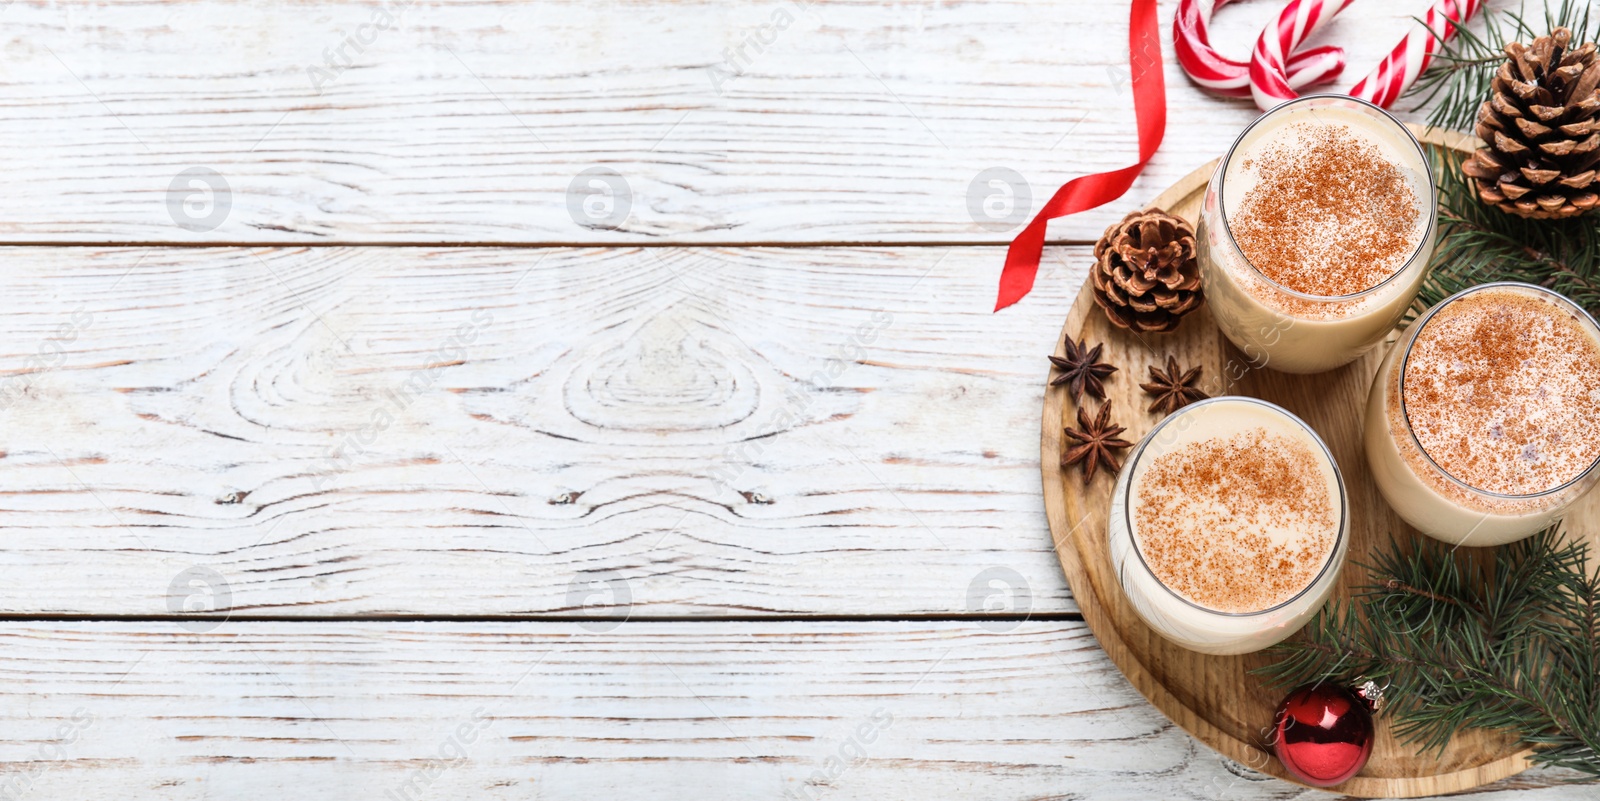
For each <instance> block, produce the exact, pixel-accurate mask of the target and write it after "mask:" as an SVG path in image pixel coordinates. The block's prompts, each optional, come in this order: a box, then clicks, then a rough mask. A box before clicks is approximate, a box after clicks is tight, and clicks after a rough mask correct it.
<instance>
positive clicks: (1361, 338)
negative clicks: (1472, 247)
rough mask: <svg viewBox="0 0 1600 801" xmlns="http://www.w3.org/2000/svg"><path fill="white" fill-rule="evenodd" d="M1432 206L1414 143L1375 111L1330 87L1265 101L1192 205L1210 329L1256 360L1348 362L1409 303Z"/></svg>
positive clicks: (1425, 249) (1307, 367)
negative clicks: (1212, 321)
mask: <svg viewBox="0 0 1600 801" xmlns="http://www.w3.org/2000/svg"><path fill="white" fill-rule="evenodd" d="M1434 211H1435V203H1434V186H1433V174H1432V172H1431V170H1430V169H1429V165H1428V159H1427V157H1426V155H1425V154H1424V152H1423V150H1422V146H1421V145H1420V144H1418V143H1417V140H1416V139H1415V138H1414V137H1412V136H1411V132H1410V131H1408V130H1406V127H1405V126H1404V125H1401V124H1400V123H1399V122H1398V121H1396V120H1395V119H1394V118H1393V117H1390V116H1389V115H1388V114H1387V113H1385V112H1384V111H1383V110H1382V109H1379V108H1377V107H1376V106H1372V105H1369V104H1367V103H1364V102H1362V101H1359V100H1355V99H1352V98H1349V97H1344V96H1332V95H1313V96H1310V97H1303V98H1300V99H1298V100H1292V101H1289V102H1287V103H1284V104H1283V105H1281V106H1278V107H1277V108H1274V109H1273V110H1271V111H1269V112H1267V113H1266V114H1265V115H1263V116H1261V117H1260V118H1259V119H1257V120H1256V121H1255V122H1254V123H1253V124H1251V126H1250V127H1249V128H1246V129H1245V132H1244V133H1243V134H1242V135H1241V136H1240V137H1239V139H1238V141H1237V142H1235V143H1234V145H1233V148H1232V149H1231V150H1229V151H1228V154H1227V155H1226V156H1224V157H1223V159H1222V161H1221V163H1220V164H1218V166H1217V171H1216V173H1215V174H1214V175H1213V176H1212V178H1211V184H1210V186H1209V187H1208V188H1207V189H1206V195H1205V200H1204V202H1203V205H1202V207H1201V212H1200V227H1199V231H1198V236H1197V237H1196V239H1197V241H1198V244H1197V255H1198V257H1199V261H1200V274H1201V281H1202V283H1203V285H1204V287H1205V292H1206V299H1207V300H1208V301H1209V302H1210V304H1211V312H1212V316H1213V317H1215V318H1216V321H1217V326H1218V327H1219V328H1221V329H1222V332H1223V333H1224V334H1226V335H1227V336H1228V338H1229V339H1230V340H1232V341H1233V344H1234V345H1236V346H1237V347H1238V348H1239V349H1240V350H1242V351H1243V352H1244V354H1245V356H1246V358H1248V359H1249V360H1250V361H1251V363H1252V364H1255V365H1256V366H1258V367H1261V366H1264V367H1270V368H1272V369H1274V370H1282V371H1285V372H1290V373H1315V372H1320V371H1323V370H1330V369H1333V368H1335V367H1338V366H1340V365H1343V364H1346V363H1348V362H1350V361H1351V360H1353V359H1355V358H1356V357H1357V356H1360V355H1361V354H1362V353H1363V352H1364V351H1365V350H1366V349H1367V348H1369V347H1371V346H1372V345H1374V344H1376V343H1377V342H1378V341H1379V340H1381V339H1382V338H1383V337H1384V335H1386V334H1387V333H1388V332H1389V331H1390V330H1391V329H1392V328H1393V327H1394V325H1395V323H1397V322H1399V320H1400V317H1401V315H1403V314H1404V313H1405V310H1406V308H1407V307H1408V306H1409V305H1410V304H1411V301H1412V300H1413V299H1414V298H1415V297H1416V294H1417V289H1418V287H1420V286H1421V284H1422V279H1423V276H1424V275H1425V274H1426V271H1427V264H1428V257H1429V256H1430V255H1431V254H1432V252H1433V236H1434Z"/></svg>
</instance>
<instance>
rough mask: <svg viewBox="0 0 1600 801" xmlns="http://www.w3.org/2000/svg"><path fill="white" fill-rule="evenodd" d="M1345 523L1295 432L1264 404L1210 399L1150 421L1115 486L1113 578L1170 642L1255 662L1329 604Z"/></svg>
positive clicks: (1290, 421)
mask: <svg viewBox="0 0 1600 801" xmlns="http://www.w3.org/2000/svg"><path fill="white" fill-rule="evenodd" d="M1346 516H1347V515H1346V505H1345V492H1344V481H1343V479H1342V478H1341V477H1340V475H1339V468H1338V466H1337V465H1336V464H1335V463H1334V460H1333V456H1332V455H1331V454H1329V453H1328V449H1327V447H1326V446H1324V445H1323V443H1322V440H1321V439H1320V438H1318V437H1317V435H1316V433H1315V432H1313V431H1312V430H1311V429H1310V428H1309V427H1307V426H1306V424H1305V423H1303V422H1301V420H1300V419H1299V418H1297V417H1295V416H1294V415H1292V414H1290V413H1288V412H1286V411H1284V410H1283V409H1281V408H1279V407H1277V406H1274V405H1273V404H1270V403H1267V402H1266V401H1261V400H1256V399H1254V398H1243V397H1222V398H1213V399H1211V400H1205V401H1201V402H1199V403H1194V404H1191V405H1189V406H1185V407H1183V408H1182V409H1180V410H1178V411H1177V412H1175V413H1173V414H1172V415H1170V416H1168V417H1167V418H1166V419H1165V420H1163V421H1161V423H1160V424H1159V425H1157V426H1156V428H1155V430H1153V431H1151V432H1150V434H1149V435H1148V436H1146V437H1145V438H1144V440H1142V441H1141V442H1140V443H1139V445H1138V447H1137V448H1136V449H1135V450H1134V452H1133V455H1132V456H1131V457H1129V459H1128V462H1127V464H1126V465H1124V467H1123V469H1122V472H1121V474H1120V475H1118V476H1117V483H1116V489H1115V490H1114V492H1113V495H1112V498H1111V521H1110V526H1109V537H1110V550H1111V564H1112V566H1113V567H1114V568H1115V569H1116V571H1117V577H1118V579H1119V580H1120V582H1121V584H1122V589H1123V591H1124V592H1125V593H1126V594H1127V596H1128V600H1129V602H1130V603H1132V605H1133V608H1134V609H1135V610H1136V611H1137V612H1138V613H1139V616H1140V617H1141V618H1143V619H1144V621H1145V622H1146V623H1147V624H1149V625H1150V627H1151V628H1153V629H1155V630H1156V631H1157V632H1160V633H1161V634H1162V635H1163V636H1165V637H1166V638H1167V639H1170V640H1172V641H1173V642H1176V643H1178V644H1179V645H1182V646H1184V647H1186V648H1190V649H1193V650H1196V651H1203V652H1205V653H1212V654H1241V653H1247V652H1250V651H1257V650H1260V649H1262V648H1265V647H1267V646H1269V645H1272V644H1273V643H1276V642H1278V641H1280V640H1282V639H1284V638H1285V637H1288V636H1289V635H1290V634H1293V633H1294V632H1295V631H1297V630H1298V629H1299V628H1300V627H1301V626H1303V625H1305V622H1306V621H1307V620H1308V619H1310V617H1311V615H1313V614H1315V613H1316V611H1317V609H1319V608H1321V606H1322V603H1323V601H1324V600H1326V599H1327V596H1328V593H1329V592H1331V591H1332V589H1333V587H1334V584H1335V583H1336V582H1337V580H1338V575H1339V570H1340V568H1342V567H1343V565H1344V557H1345V550H1346V547H1347V544H1346V540H1347V537H1346V536H1345V526H1346V522H1345V520H1346Z"/></svg>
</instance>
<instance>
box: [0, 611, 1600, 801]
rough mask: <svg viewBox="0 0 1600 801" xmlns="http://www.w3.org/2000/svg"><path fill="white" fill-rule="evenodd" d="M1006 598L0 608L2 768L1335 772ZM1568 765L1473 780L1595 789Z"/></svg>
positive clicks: (194, 790) (1555, 793)
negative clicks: (1190, 725) (420, 620)
mask: <svg viewBox="0 0 1600 801" xmlns="http://www.w3.org/2000/svg"><path fill="white" fill-rule="evenodd" d="M1011 625H1014V628H1011V629H1010V630H1007V631H989V630H985V629H983V628H980V627H979V626H977V625H975V624H974V623H971V622H944V623H854V624H845V623H814V624H808V625H805V626H803V627H800V626H797V625H796V624H793V623H784V622H766V623H729V622H714V623H712V622H707V623H641V622H637V621H635V622H632V623H628V624H625V625H624V626H622V627H619V628H617V629H615V630H613V631H610V632H604V633H601V632H594V631H588V630H586V629H584V628H583V627H582V626H580V625H577V624H572V623H565V624H562V623H526V624H485V623H476V624H390V623H332V622H320V623H241V622H232V623H228V624H226V625H225V626H224V627H222V628H219V629H217V630H216V631H213V632H210V633H207V634H195V633H190V632H186V631H182V630H180V629H178V628H177V627H175V626H173V625H171V624H156V625H152V624H138V623H48V624H45V623H34V624H8V625H7V626H6V627H5V628H4V630H3V631H0V668H3V670H4V672H5V675H6V679H7V680H6V682H5V683H4V685H3V688H0V732H3V734H0V760H3V761H0V787H5V786H7V783H8V782H16V783H17V784H16V785H14V786H16V787H21V788H24V789H25V792H22V793H16V794H14V795H12V796H11V797H27V798H76V799H84V800H85V801H98V799H112V798H115V799H144V798H151V799H154V798H160V799H179V800H181V799H200V798H262V797H269V796H274V795H284V794H292V795H293V796H294V797H296V798H303V799H307V801H321V800H322V799H328V800H329V801H334V800H335V799H337V800H338V801H344V799H350V798H372V799H380V798H382V799H387V798H391V797H399V798H410V799H418V798H429V799H469V798H470V799H482V798H490V799H496V798H504V799H527V798H551V799H553V798H616V797H628V798H635V799H663V800H665V799H673V800H674V801H675V800H676V799H682V798H688V797H692V798H706V799H749V798H773V799H778V798H804V799H841V800H842V799H874V800H875V801H877V800H881V799H924V798H928V797H941V798H948V797H958V796H959V797H983V798H991V799H1019V800H1020V799H1041V798H1082V797H1093V798H1114V799H1115V798H1125V799H1136V798H1137V799H1143V798H1172V799H1197V800H1201V799H1203V800H1204V801H1215V799H1240V800H1253V799H1290V798H1303V799H1307V800H1308V801H1310V800H1311V799H1320V798H1328V797H1329V796H1327V795H1324V794H1320V793H1316V792H1314V791H1309V790H1297V789H1295V788H1291V787H1290V786H1289V785H1286V784H1283V783H1281V782H1277V781H1272V780H1265V781H1263V780H1262V777H1260V776H1259V775H1255V774H1251V773H1249V772H1247V771H1244V770H1242V769H1241V768H1240V767H1239V766H1236V765H1229V764H1228V763H1226V762H1224V761H1223V760H1222V759H1221V758H1220V757H1218V756H1217V755H1215V754H1214V753H1212V752H1210V751H1209V750H1207V749H1206V748H1205V747H1204V746H1201V745H1199V744H1198V743H1196V742H1195V741H1194V740H1192V739H1190V738H1189V737H1188V736H1187V735H1185V734H1183V733H1182V731H1181V730H1179V729H1178V728H1177V727H1175V726H1173V725H1172V724H1171V723H1169V722H1168V721H1167V720H1166V719H1165V718H1164V717H1162V716H1161V715H1160V714H1159V713H1158V712H1156V711H1155V710H1154V709H1153V708H1151V707H1149V706H1147V705H1146V704H1144V703H1143V702H1142V701H1141V700H1140V699H1139V697H1138V695H1137V694H1136V693H1135V692H1134V691H1133V690H1132V688H1130V687H1128V685H1127V684H1126V683H1125V682H1124V681H1123V679H1122V677H1121V675H1120V674H1119V673H1118V672H1117V671H1116V669H1115V668H1114V667H1112V665H1111V663H1110V662H1109V661H1107V660H1106V659H1105V656H1104V654H1103V653H1102V652H1101V651H1100V649H1099V646H1098V645H1097V644H1096V642H1095V640H1094V638H1093V637H1092V636H1090V635H1089V634H1088V632H1087V630H1086V629H1085V628H1084V626H1083V624H1081V623H1060V624H1050V623H1039V622H1026V623H1024V622H1020V621H1016V622H1013V623H1012V624H1011ZM463 725H466V726H467V727H468V728H467V730H466V734H464V735H463V734H460V732H461V731H462V726H463ZM863 727H865V729H864V728H863ZM474 729H475V730H474ZM469 737H470V739H471V742H465V740H467V739H468V738H469ZM441 752H442V753H444V754H445V755H447V756H449V757H451V759H448V760H444V761H437V762H436V761H433V760H437V759H438V758H439V756H440V754H441ZM460 753H464V754H465V755H466V757H465V759H461V758H459V757H458V756H457V755H458V754H460ZM830 758H832V759H834V760H837V761H836V762H833V763H830V762H829V759H830ZM830 773H833V774H836V775H833V776H830V775H829V774H830ZM1560 778H1561V777H1560V776H1555V775H1550V774H1534V775H1529V776H1524V777H1521V778H1519V779H1517V780H1516V781H1515V782H1508V783H1502V784H1500V785H1497V786H1494V787H1491V788H1486V789H1485V791H1484V792H1482V793H1481V794H1475V795H1473V796H1472V797H1473V798H1479V799H1486V800H1487V799H1496V800H1497V801H1511V800H1512V799H1515V801H1539V800H1540V799H1557V798H1561V799H1583V798H1589V799H1593V798H1600V788H1597V787H1593V786H1591V787H1587V788H1577V789H1574V788H1570V787H1558V786H1552V785H1553V783H1554V782H1555V781H1557V780H1558V779H1560ZM408 782H409V783H410V785H409V786H408V784H407V783H408ZM24 783H26V785H24ZM390 793H393V794H395V795H394V796H391V795H389V794H390Z"/></svg>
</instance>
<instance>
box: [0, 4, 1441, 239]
mask: <svg viewBox="0 0 1600 801" xmlns="http://www.w3.org/2000/svg"><path fill="white" fill-rule="evenodd" d="M1276 5H1277V4H1270V3H1259V4H1245V5H1244V7H1243V8H1234V7H1230V8H1229V9H1227V10H1226V11H1224V12H1223V13H1221V14H1219V15H1218V20H1217V23H1216V25H1215V31H1216V35H1215V38H1216V40H1217V41H1218V43H1219V46H1221V47H1223V48H1224V49H1226V50H1228V51H1229V52H1235V53H1240V54H1242V53H1245V52H1248V43H1249V42H1250V41H1251V40H1252V39H1253V37H1254V35H1255V34H1256V33H1257V32H1258V31H1259V30H1260V29H1261V25H1262V24H1263V23H1264V22H1265V21H1266V20H1267V19H1269V18H1270V17H1271V15H1272V14H1273V13H1275V11H1276ZM1427 5H1428V3H1427V2H1426V0H1409V1H1408V2H1402V3H1388V4H1384V3H1374V2H1367V3H1362V4H1360V5H1359V6H1357V7H1356V8H1354V9H1352V10H1351V11H1349V12H1348V13H1346V14H1345V15H1344V16H1343V17H1341V18H1340V19H1339V20H1337V21H1336V22H1335V23H1334V24H1333V25H1332V26H1331V28H1330V30H1329V32H1328V33H1327V34H1326V35H1325V37H1323V38H1326V39H1329V40H1336V41H1338V42H1340V43H1342V44H1345V45H1347V47H1348V49H1349V50H1350V54H1351V56H1350V59H1351V65H1352V66H1351V72H1352V74H1353V75H1354V74H1356V73H1359V72H1360V71H1363V70H1365V69H1367V68H1370V66H1371V65H1373V64H1375V63H1376V62H1377V60H1378V58H1379V57H1380V56H1381V55H1382V54H1383V53H1384V52H1386V51H1387V49H1388V48H1389V47H1390V46H1392V44H1393V43H1394V42H1395V41H1396V40H1398V39H1399V37H1400V36H1401V34H1402V33H1403V32H1404V31H1405V30H1407V29H1408V27H1409V26H1412V25H1414V24H1415V23H1414V22H1413V21H1412V18H1413V17H1415V16H1416V15H1418V14H1420V13H1422V11H1423V10H1424V9H1426V7H1427ZM1162 6H1163V7H1162V18H1163V19H1164V20H1165V19H1169V18H1170V15H1171V13H1172V8H1173V4H1172V3H1163V4H1162ZM385 8H387V9H389V11H385V10H383V9H385ZM389 17H393V18H394V19H393V20H392V22H391V21H390V20H389V19H388V18H389ZM4 21H5V34H4V43H5V56H6V57H5V58H4V59H3V60H0V104H3V105H4V107H5V110H6V113H4V114H0V141H4V142H5V144H6V146H5V147H4V148H0V172H3V173H4V174H5V176H6V182H5V186H4V188H3V189H0V240H3V241H9V242H39V241H48V242H63V241H71V242H93V243H99V242H110V241H114V242H152V241H180V242H192V241H209V242H262V241H267V242H320V241H343V242H367V241H387V242H394V241H409V242H537V243H600V242H609V243H629V242H649V241H672V242H674V243H690V242H702V243H704V242H723V243H756V242H813V243H823V242H896V241H935V242H954V241H960V242H982V243H1003V242H1006V241H1008V240H1009V238H1010V236H1011V234H1012V233H1013V232H1014V231H1015V230H1016V229H1017V227H1018V226H1019V224H1020V223H1021V222H1022V221H1023V220H1025V219H1026V217H1027V216H1028V212H1030V211H1031V210H1033V209H1036V208H1038V206H1039V205H1040V204H1041V203H1042V202H1043V200H1044V199H1045V198H1047V197H1048V196H1049V195H1050V193H1051V192H1053V191H1054V190H1055V188H1056V187H1057V186H1059V185H1060V184H1061V183H1063V182H1064V181H1066V180H1067V179H1069V178H1071V177H1073V176H1076V175H1081V174H1084V173H1087V172H1094V171H1100V170H1105V169H1109V168H1113V167H1116V166H1120V165H1123V164H1127V163H1129V162H1131V161H1132V159H1133V158H1134V155H1135V137H1134V133H1133V115H1132V111H1131V97H1130V92H1129V88H1128V75H1127V54H1126V47H1127V45H1126V42H1127V37H1126V33H1125V31H1126V30H1127V4H1126V3H1125V2H1123V1H1122V0H1092V1H1090V0H1075V2H1071V3H1059V2H1043V0H959V1H958V2H937V3H934V2H895V3H881V2H864V1H863V0H814V1H808V0H775V2H770V3H759V4H749V3H732V2H726V0H694V1H693V2H665V1H664V0H648V1H647V0H609V1H608V2H589V0H564V1H553V2H548V3H541V4H538V5H537V6H529V5H526V4H523V3H519V2H509V1H507V2H493V1H490V0H466V1H465V2H453V1H451V0H444V1H443V2H430V3H426V4H422V3H415V4H413V3H410V2H408V0H395V2H391V3H389V4H388V5H387V6H382V5H379V6H374V5H373V4H371V3H365V2H353V1H352V0H343V1H342V2H333V3H322V2H310V0H287V1H286V2H281V3H273V4H270V5H259V6H248V5H247V6H239V5H235V4H231V3H225V2H220V0H185V1H184V2H174V3H160V4H152V3H149V2H144V0H127V1H126V2H121V1H118V2H101V3H94V4H88V5H73V4H58V3H53V2H46V0H26V1H25V0H17V1H16V2H11V3H7V4H6V5H5V11H4ZM1165 35H1166V33H1165V31H1164V32H1163V36H1165ZM1169 47H1170V45H1169ZM1168 54H1169V56H1170V50H1169V53H1168ZM1168 62H1169V63H1168V69H1167V71H1166V79H1167V86H1168V89H1169V94H1170V98H1169V105H1170V111H1169V119H1170V121H1171V124H1170V129H1169V133H1168V135H1167V139H1166V142H1165V144H1164V145H1163V148H1162V151H1161V153H1160V154H1159V155H1158V156H1157V157H1156V159H1155V161H1154V162H1153V163H1152V165H1151V167H1150V170H1149V172H1148V173H1147V175H1146V176H1145V177H1143V178H1141V179H1140V180H1139V182H1138V183H1137V184H1136V185H1135V186H1134V188H1133V190H1132V191H1131V192H1130V193H1129V195H1128V196H1127V197H1126V198H1124V199H1123V200H1122V201H1120V202H1118V203H1116V204H1113V205H1112V206H1110V207H1108V208H1106V209H1104V210H1101V211H1097V212H1092V213H1088V214H1084V215H1081V216H1080V217H1077V218H1074V219H1071V220H1068V221H1064V222H1062V223H1060V224H1057V225H1056V226H1054V227H1053V228H1052V232H1053V236H1055V237H1058V238H1068V239H1075V240H1085V239H1092V238H1093V237H1094V236H1095V235H1097V234H1098V233H1099V232H1100V230H1102V229H1103V228H1104V227H1105V226H1106V225H1107V224H1108V222H1110V221H1111V220H1114V219H1116V218H1117V217H1120V216H1121V215H1122V214H1123V213H1125V212H1126V211H1128V210H1129V209H1131V208H1135V207H1137V206H1138V205H1140V204H1142V203H1144V202H1145V201H1146V200H1147V199H1148V198H1150V197H1153V196H1154V195H1155V194H1156V193H1158V192H1159V191H1160V190H1161V189H1162V188H1164V187H1166V186H1167V185H1169V184H1171V183H1172V182H1173V181H1174V180H1176V179H1177V178H1179V177H1181V176H1182V175H1184V174H1185V173H1187V172H1189V171H1190V170H1192V169H1194V168H1195V167H1196V166H1198V165H1200V164H1203V163H1205V162H1206V161H1208V160H1209V159H1211V158H1212V157H1214V156H1216V155H1217V154H1218V153H1220V152H1221V151H1222V150H1223V149H1224V148H1225V147H1226V146H1227V144H1228V143H1229V142H1230V141H1231V140H1232V138H1233V137H1234V136H1235V135H1236V134H1237V132H1238V130H1239V129H1240V128H1241V127H1242V126H1243V125H1244V124H1245V123H1246V122H1247V121H1248V120H1249V119H1251V118H1252V117H1253V116H1254V115H1255V110H1254V108H1253V107H1252V106H1251V105H1250V104H1249V103H1248V102H1246V101H1242V100H1232V101H1222V100H1218V99H1216V98H1212V97H1209V96H1206V95H1204V94H1202V93H1201V92H1199V91H1198V90H1197V89H1196V88H1195V87H1194V86H1192V85H1191V84H1189V83H1188V81H1187V80H1186V79H1185V78H1184V77H1183V75H1182V74H1181V72H1180V71H1178V69H1177V68H1176V66H1175V64H1173V63H1172V61H1171V59H1170V57H1169V59H1168ZM194 170H199V171H201V172H198V173H195V172H191V171H194ZM591 170H601V171H609V173H607V174H603V175H599V176H595V175H594V174H592V173H589V172H588V171H591ZM205 171H210V172H205ZM607 175H614V176H616V177H615V178H610V177H607ZM607 181H610V182H611V184H607ZM991 181H994V182H996V183H991ZM613 185H614V186H613ZM207 187H212V188H207ZM224 187H225V188H226V190H227V196H226V199H224V198H223V196H222V195H221V194H220V193H219V192H215V191H213V189H222V188H224ZM608 187H611V188H608ZM624 187H625V191H624ZM613 190H615V191H616V192H617V193H618V194H612V192H613ZM596 192H598V194H595V193H596ZM624 195H626V200H624V199H623V197H624ZM1024 195H1025V196H1024ZM986 204H987V206H986ZM623 206H626V207H627V209H626V210H624V209H623V208H622V207H623ZM974 209H976V210H977V211H974Z"/></svg>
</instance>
